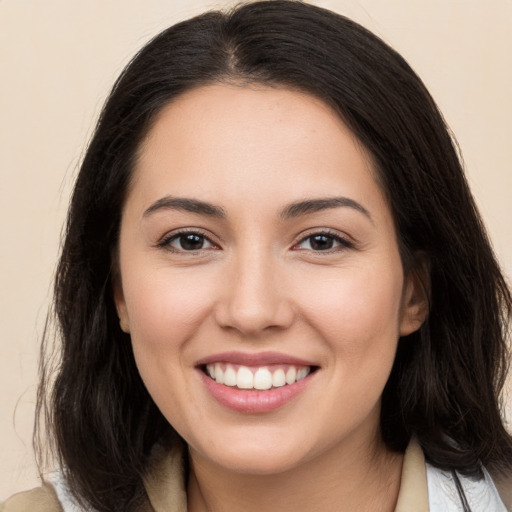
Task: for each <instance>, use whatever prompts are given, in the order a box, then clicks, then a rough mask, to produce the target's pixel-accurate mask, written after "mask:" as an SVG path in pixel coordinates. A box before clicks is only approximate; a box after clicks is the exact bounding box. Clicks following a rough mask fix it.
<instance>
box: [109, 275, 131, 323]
mask: <svg viewBox="0 0 512 512" xmlns="http://www.w3.org/2000/svg"><path fill="white" fill-rule="evenodd" d="M112 291H113V295H114V304H115V306H116V310H117V316H118V317H119V326H120V327H121V330H122V331H123V332H125V333H129V332H130V321H129V318H128V310H127V308H126V301H125V299H124V292H123V285H122V283H121V276H120V275H119V273H117V275H116V276H115V278H114V281H113V290H112Z"/></svg>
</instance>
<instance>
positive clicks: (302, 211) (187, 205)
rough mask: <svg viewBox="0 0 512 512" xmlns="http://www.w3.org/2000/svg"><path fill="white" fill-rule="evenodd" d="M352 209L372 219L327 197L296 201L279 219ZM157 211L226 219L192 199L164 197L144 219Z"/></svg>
mask: <svg viewBox="0 0 512 512" xmlns="http://www.w3.org/2000/svg"><path fill="white" fill-rule="evenodd" d="M341 207H345V208H352V209H354V210H357V211H358V212H361V213H362V214H364V215H365V216H366V217H368V219H370V221H372V222H373V219H372V217H371V215H370V212H369V211H368V210H367V209H366V208H365V207H364V206H363V205H362V204H360V203H358V202H357V201H354V200H353V199H350V198H348V197H327V198H318V199H305V200H302V201H297V202H294V203H291V204H290V205H288V206H286V207H285V208H284V209H283V210H282V211H281V213H280V217H281V218H282V219H284V220H287V219H291V218H295V217H300V216H302V215H308V214H311V213H316V212H321V211H323V210H330V209H334V208H341ZM159 210H181V211H186V212H191V213H197V214H199V215H207V216H209V217H216V218H220V219H225V218H226V213H225V211H224V209H223V208H222V207H220V206H216V205H214V204H212V203H208V202H206V201H200V200H198V199H192V198H188V197H173V196H165V197H162V198H161V199H158V200H157V201H155V202H154V203H153V204H152V205H151V206H150V207H149V208H147V209H146V210H145V211H144V217H148V216H149V215H151V214H152V213H155V212H157V211H159Z"/></svg>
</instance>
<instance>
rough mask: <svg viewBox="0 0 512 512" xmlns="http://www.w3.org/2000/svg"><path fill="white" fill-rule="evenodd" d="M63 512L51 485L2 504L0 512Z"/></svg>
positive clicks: (19, 495)
mask: <svg viewBox="0 0 512 512" xmlns="http://www.w3.org/2000/svg"><path fill="white" fill-rule="evenodd" d="M28 511H30V512H62V507H61V505H60V502H59V500H58V498H57V495H56V494H55V490H54V489H53V487H52V486H51V485H49V484H44V485H42V486H41V487H37V488H36V489H32V490H31V491H26V492H20V493H18V494H15V495H13V496H11V497H10V498H9V499H8V500H7V501H5V502H4V503H2V504H0V512H28Z"/></svg>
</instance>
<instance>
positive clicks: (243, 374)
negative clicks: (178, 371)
mask: <svg viewBox="0 0 512 512" xmlns="http://www.w3.org/2000/svg"><path fill="white" fill-rule="evenodd" d="M206 373H207V374H208V375H209V376H210V377H211V378H212V379H213V380H215V381H216V382H218V383H219V384H224V385H225V386H231V387H234V386H236V387H237V388H239V389H257V390H261V391H264V390H267V389H271V388H272V387H274V388H279V387H282V386H285V385H287V384H288V385H290V384H294V383H295V382H298V381H299V380H302V379H304V378H305V377H307V376H308V375H309V374H310V373H311V368H310V367H309V366H302V367H300V368H299V369H297V368H296V367H295V366H290V367H288V369H287V370H286V372H285V369H284V368H282V367H278V368H277V369H276V370H274V371H271V369H269V368H268V367H266V366H262V367H261V368H249V367H247V366H238V369H235V367H234V366H233V365H231V364H223V363H215V364H208V365H206Z"/></svg>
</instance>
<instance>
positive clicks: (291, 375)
mask: <svg viewBox="0 0 512 512" xmlns="http://www.w3.org/2000/svg"><path fill="white" fill-rule="evenodd" d="M296 377H297V370H296V369H295V368H294V367H293V366H291V367H290V368H289V369H288V371H287V372H286V384H293V383H294V382H295V379H296Z"/></svg>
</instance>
